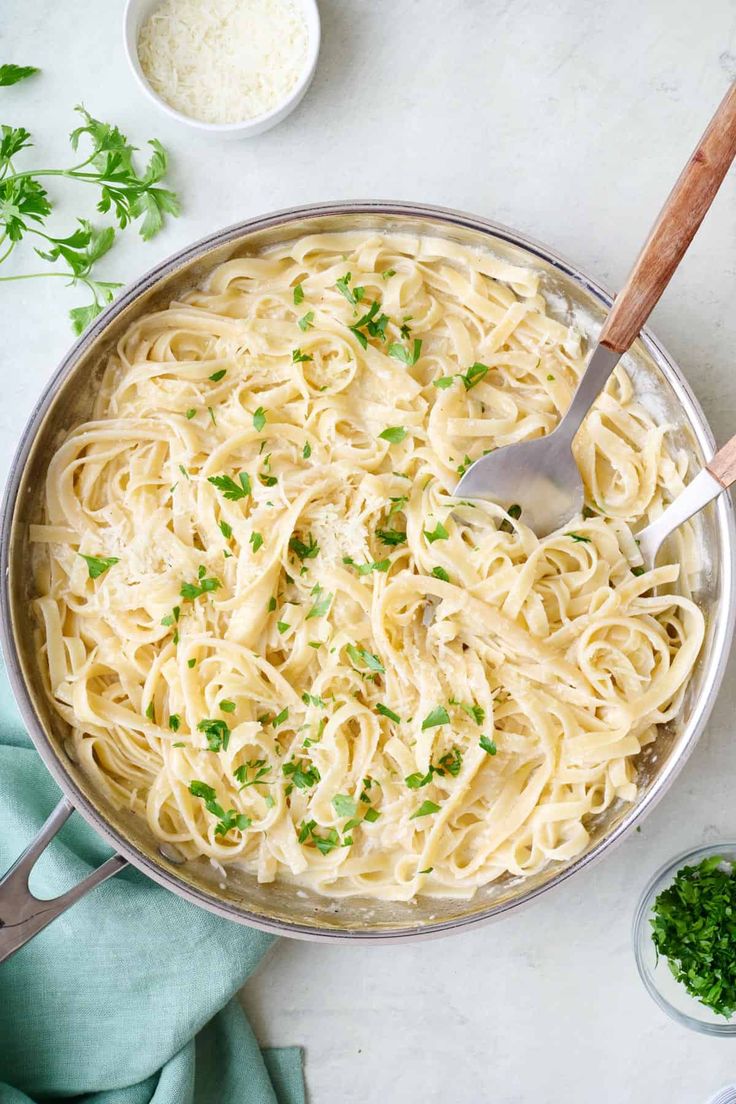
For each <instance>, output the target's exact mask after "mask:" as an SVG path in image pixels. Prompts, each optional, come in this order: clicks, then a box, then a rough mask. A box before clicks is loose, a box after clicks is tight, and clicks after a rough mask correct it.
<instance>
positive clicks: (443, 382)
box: [432, 376, 455, 391]
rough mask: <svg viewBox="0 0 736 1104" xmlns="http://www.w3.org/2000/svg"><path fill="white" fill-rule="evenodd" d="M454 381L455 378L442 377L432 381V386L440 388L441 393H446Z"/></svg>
mask: <svg viewBox="0 0 736 1104" xmlns="http://www.w3.org/2000/svg"><path fill="white" fill-rule="evenodd" d="M454 379H455V377H454V376H440V377H439V379H436V380H432V386H433V387H438V388H439V389H440V391H446V390H447V388H448V387H452V382H453V380H454Z"/></svg>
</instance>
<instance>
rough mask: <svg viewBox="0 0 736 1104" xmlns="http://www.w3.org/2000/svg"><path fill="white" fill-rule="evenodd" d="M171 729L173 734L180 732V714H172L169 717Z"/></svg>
mask: <svg viewBox="0 0 736 1104" xmlns="http://www.w3.org/2000/svg"><path fill="white" fill-rule="evenodd" d="M169 728H170V729H171V731H172V732H178V731H179V729H180V728H181V717H180V716H179V714H178V713H172V714H171V716H170V717H169Z"/></svg>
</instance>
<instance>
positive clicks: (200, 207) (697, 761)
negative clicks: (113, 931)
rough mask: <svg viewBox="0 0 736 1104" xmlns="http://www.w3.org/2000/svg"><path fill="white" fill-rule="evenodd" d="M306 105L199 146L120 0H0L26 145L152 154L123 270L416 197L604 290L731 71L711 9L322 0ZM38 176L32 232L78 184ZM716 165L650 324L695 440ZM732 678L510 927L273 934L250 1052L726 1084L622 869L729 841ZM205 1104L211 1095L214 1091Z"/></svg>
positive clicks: (316, 1082) (720, 380)
mask: <svg viewBox="0 0 736 1104" xmlns="http://www.w3.org/2000/svg"><path fill="white" fill-rule="evenodd" d="M320 7H321V11H322V19H323V29H324V44H323V50H322V56H321V61H320V65H319V69H318V73H317V77H316V79H315V83H314V85H313V87H312V90H311V91H310V93H309V94H308V96H307V98H306V100H305V101H304V102H303V104H302V105H301V107H300V108H299V109H297V111H296V112H295V113H294V114H293V115H292V116H291V117H290V118H289V119H288V120H287V121H286V122H285V123H283V124H282V125H281V126H280V127H278V128H277V129H275V130H274V131H272V132H270V133H268V134H266V135H263V136H262V137H259V138H255V139H252V140H251V141H250V142H247V143H241V144H228V145H226V146H219V145H216V144H208V143H207V142H206V141H204V140H201V139H198V138H196V137H193V136H191V135H190V134H189V132H188V131H184V130H181V129H179V128H178V127H177V126H175V125H174V124H173V123H170V122H168V121H167V120H165V119H164V118H163V117H162V116H161V117H159V115H158V114H157V112H156V111H155V108H153V107H152V106H150V105H149V104H148V103H147V102H146V101H145V100H144V99H143V97H142V95H141V94H140V93H139V92H138V91H137V89H136V88H135V87H134V85H133V82H132V80H131V78H130V76H129V74H128V71H127V69H126V65H125V62H124V59H123V55H122V49H121V37H120V17H121V10H122V5H121V3H120V0H115V2H108V3H105V4H103V3H100V2H99V0H75V3H74V4H69V3H66V4H59V3H57V2H56V0H2V10H1V13H0V55H1V56H2V60H3V61H5V60H12V61H15V62H17V63H23V64H27V63H33V64H36V65H40V66H42V67H43V68H44V75H43V77H41V78H38V79H37V80H35V81H33V82H28V83H27V84H26V85H19V86H17V87H16V88H14V89H10V90H8V91H5V90H3V91H2V92H0V107H1V110H2V121H3V122H13V123H15V124H21V123H22V124H24V125H26V126H28V127H29V129H31V130H32V131H33V132H34V134H35V138H36V150H35V152H34V153H33V160H34V161H35V160H36V159H37V158H40V159H43V160H46V159H47V158H51V157H54V158H57V157H58V156H59V155H61V154H63V151H64V148H65V141H66V139H65V135H66V132H67V131H68V130H69V129H71V126H72V107H73V105H74V104H75V103H76V102H78V101H79V100H83V101H84V102H85V103H86V105H87V106H88V108H89V109H90V110H91V111H92V112H93V113H94V114H96V115H98V116H99V117H101V118H104V119H108V118H109V119H114V120H115V121H116V122H118V123H119V124H120V125H121V127H122V128H123V129H124V130H126V131H128V132H129V133H130V134H131V135H134V136H135V137H136V139H139V140H141V141H142V140H144V139H145V138H147V137H149V136H151V135H154V134H155V135H158V136H159V137H160V138H161V139H162V140H163V141H164V142H165V144H166V145H167V147H168V148H169V149H170V151H171V153H172V157H173V162H174V165H173V171H172V175H173V179H174V182H175V185H176V186H177V187H178V188H179V189H180V191H181V195H182V198H183V202H184V215H183V217H182V218H181V219H180V220H178V221H177V222H175V223H172V224H171V225H170V227H169V228H168V229H167V231H166V232H165V233H164V234H162V235H161V236H160V237H158V238H157V239H156V240H155V241H154V242H152V243H150V244H149V245H144V244H143V243H141V242H140V241H139V240H137V239H136V238H135V237H134V236H133V235H132V234H128V235H126V236H125V239H124V240H123V242H122V243H121V245H120V247H119V248H116V249H115V251H114V252H113V253H112V254H111V255H110V256H109V258H108V259H107V260H106V262H105V274H106V275H107V277H108V278H110V279H115V278H117V279H126V278H127V279H131V278H133V277H135V276H137V275H138V274H139V273H140V272H141V271H143V270H144V269H145V268H147V267H149V266H150V265H151V264H152V263H153V262H154V261H156V260H158V259H159V258H161V257H163V256H165V255H166V254H168V253H170V252H172V251H174V250H175V249H178V248H179V247H180V246H182V245H184V244H185V243H187V242H189V241H191V240H193V239H195V238H197V237H199V236H201V235H203V234H205V233H207V232H209V231H211V230H212V229H214V228H216V227H218V226H221V225H224V224H227V223H230V222H234V221H236V220H239V219H241V218H244V217H246V216H249V215H252V214H255V213H258V212H262V211H266V210H269V209H273V208H276V207H282V206H287V205H291V204H297V203H302V202H305V201H310V200H319V199H333V198H356V197H384V198H401V199H419V200H426V201H432V202H436V203H441V204H446V205H448V206H453V207H459V208H465V209H467V210H470V211H475V212H478V213H480V214H483V215H486V216H489V217H491V218H494V219H497V220H499V221H502V222H506V223H508V224H509V225H513V226H517V227H519V228H521V229H524V230H525V231H527V232H528V233H530V234H531V235H533V236H536V237H538V238H539V239H541V240H543V241H547V242H549V243H550V244H551V245H552V246H554V247H556V248H557V249H558V250H560V251H561V252H562V253H563V254H566V255H568V256H569V257H571V258H572V259H574V260H576V261H578V262H579V263H580V264H581V265H582V266H583V267H585V268H587V269H588V270H589V271H590V272H591V273H592V274H593V275H595V276H596V277H598V278H599V279H600V280H601V281H603V282H604V283H608V284H609V285H611V286H616V285H617V284H618V283H619V282H620V281H621V280H622V278H623V277H624V275H625V273H626V270H627V266H628V264H629V262H630V261H631V260H632V258H633V255H634V253H635V252H636V250H637V248H638V246H639V244H640V242H641V241H642V238H643V236H644V234H645V232H646V230H647V227H648V224H649V222H650V221H651V219H652V217H653V215H654V213H655V212H656V210H657V209H658V206H659V203H660V202H661V200H662V198H663V197H664V194H665V193H666V191H667V190H668V188H669V186H670V184H671V182H672V181H673V179H674V177H675V175H676V174H677V172H678V171H679V168H680V166H681V165H682V163H683V161H684V159H685V158H686V156H687V154H688V153H689V152H690V148H691V146H692V144H693V142H694V140H695V138H696V137H697V135H698V133H699V131H700V130H701V129H702V126H703V124H704V122H705V120H706V118H707V117H708V115H709V113H710V111H711V110H712V109H713V108H714V107H715V104H716V103H717V101H718V99H719V98H720V96H721V94H722V93H723V91H724V89H725V86H726V82H727V79H728V78H729V77H736V8H735V7H734V3H733V0H706V2H705V3H700V4H699V5H693V4H692V3H690V2H689V0H647V2H645V3H642V2H641V0H618V2H617V3H613V4H601V3H600V2H598V0H559V2H557V3H554V4H553V3H546V2H543V0H537V2H533V0H526V2H523V0H506V2H501V0H353V2H348V0H321V3H320ZM80 191H81V189H79V188H77V189H70V188H64V187H57V186H56V185H54V187H53V193H54V194H55V195H56V196H58V197H59V199H60V201H61V202H60V207H59V218H60V223H59V225H63V224H64V222H65V221H66V222H67V223H68V221H69V220H71V219H72V218H73V217H74V216H76V215H87V216H91V215H92V213H93V204H92V198H91V196H88V195H87V196H85V195H84V194H81V195H80ZM735 243H736V202H735V200H734V176H733V175H732V176H731V178H730V181H729V182H728V183H727V185H726V187H725V188H724V189H723V190H722V193H721V194H720V196H719V197H718V199H717V200H716V203H715V204H714V207H713V209H712V212H711V214H710V215H709V217H708V219H707V221H706V224H705V226H704V227H703V229H702V230H701V232H700V234H699V236H698V239H697V241H696V243H695V245H694V246H693V248H692V249H691V251H690V253H689V254H688V256H687V258H686V260H685V262H684V263H683V265H682V266H681V269H680V271H679V273H678V274H677V276H676V277H675V279H674V280H673V282H672V285H671V287H670V289H669V291H668V292H667V294H666V296H665V299H664V302H663V303H662V304H661V305H660V307H659V308H658V309H657V312H656V315H655V318H654V329H655V332H656V333H657V334H658V335H659V336H660V338H661V339H662V340H663V341H664V342H665V344H666V345H667V346H669V348H670V349H671V351H672V352H673V353H674V354H675V356H676V358H677V359H678V360H679V361H680V363H681V364H682V366H683V367H684V368H685V370H686V372H687V374H688V376H689V378H690V380H691V382H692V384H693V387H694V389H695V391H696V393H697V394H698V396H699V398H700V399H701V401H702V403H703V405H704V407H705V409H706V412H707V413H708V416H709V417H710V419H711V423H712V425H713V427H714V430H715V432H716V434H717V436H718V437H719V438H720V439H721V440H723V439H725V437H726V435H727V434H729V433H731V432H733V431H734V429H736V378H735V377H734V369H736V364H735V363H734V346H736V311H735V310H734V292H735V291H736V281H735V280H734V272H735V252H734V244H735ZM76 302H78V296H77V294H76V293H74V292H72V291H67V290H66V289H65V288H64V287H63V285H62V282H61V281H55V280H47V281H45V282H42V281H32V282H21V283H18V284H12V283H11V284H4V285H3V287H2V295H1V297H0V333H2V340H1V341H0V379H1V380H2V392H3V393H2V400H3V401H2V403H1V404H0V469H1V471H2V474H3V476H4V474H5V472H6V471H7V466H8V464H9V462H10V458H11V455H12V450H13V448H14V445H15V441H16V439H17V436H18V433H19V431H20V429H21V427H22V425H23V422H24V420H25V418H26V416H27V414H28V412H29V411H30V409H31V406H32V404H33V401H34V398H35V396H36V394H37V392H38V391H39V389H40V387H41V385H42V384H43V382H44V381H45V380H46V378H47V377H48V375H49V374H50V372H51V371H52V369H53V367H54V365H55V363H56V361H57V359H58V358H59V356H60V355H61V354H62V353H63V351H64V350H65V348H66V347H67V345H68V343H69V340H70V337H69V331H68V329H67V323H66V319H65V310H66V308H67V307H69V306H71V305H74V304H75V303H76ZM734 709H736V693H734V688H733V671H732V672H731V677H730V681H728V680H727V682H726V685H725V688H724V690H723V691H722V693H721V698H720V701H719V703H718V706H717V708H716V712H715V714H714V716H713V719H712V720H711V722H710V724H709V726H708V730H707V732H706V734H705V735H704V737H703V738H702V740H701V742H700V744H699V746H698V748H697V749H696V751H695V753H694V755H693V757H692V759H691V760H690V762H689V764H688V766H687V768H686V769H685V771H684V773H683V774H682V775H681V777H680V778H679V780H678V781H677V783H676V784H675V786H674V787H673V789H672V791H671V792H670V793H669V794H668V795H667V797H666V799H665V800H664V801H663V802H662V804H661V805H660V806H659V807H658V808H657V809H656V811H655V812H654V813H653V814H652V815H651V816H650V817H649V818H648V820H647V821H646V823H645V824H644V827H643V829H642V832H641V834H634V835H633V836H632V837H631V838H630V839H628V840H627V841H625V842H624V843H623V844H622V845H621V846H620V847H619V848H618V850H617V851H616V852H615V853H614V854H612V855H611V856H610V857H608V858H607V859H605V860H604V861H603V863H602V864H600V865H599V866H597V867H596V868H595V869H593V870H591V871H589V872H586V873H583V874H581V875H579V876H577V877H576V878H575V879H574V880H573V882H572V883H568V884H567V885H565V886H564V887H563V888H561V889H560V890H558V891H556V892H553V893H552V894H550V895H547V896H546V897H544V898H543V899H542V900H540V901H539V902H538V903H537V904H536V905H535V906H533V907H532V908H530V909H529V910H527V911H526V912H523V913H521V914H519V915H511V916H509V917H507V918H506V919H504V920H502V921H500V922H499V923H497V924H496V925H494V926H491V927H488V928H485V929H484V930H480V931H476V932H473V933H471V934H468V935H461V936H457V937H454V938H452V939H449V940H444V941H440V942H432V943H423V944H419V945H411V946H405V947H396V946H394V947H355V948H352V947H342V946H341V947H334V946H316V945H314V944H304V943H295V942H282V943H280V944H279V945H277V946H276V947H275V949H274V951H273V952H272V954H271V956H270V958H269V959H268V961H267V962H266V963H265V964H264V966H263V969H262V970H261V971H260V974H259V975H258V976H257V977H256V978H254V979H253V980H252V982H251V983H250V984H249V986H248V987H247V989H246V991H245V993H244V1000H245V1004H246V1007H247V1009H248V1011H249V1013H250V1015H251V1018H252V1021H253V1024H254V1027H255V1029H256V1032H257V1034H258V1036H259V1037H260V1039H261V1040H262V1041H263V1042H264V1043H267V1044H280V1043H299V1044H302V1045H304V1046H305V1047H306V1050H307V1078H308V1083H309V1086H310V1099H311V1101H312V1104H344V1102H345V1101H349V1102H350V1104H368V1102H371V1104H373V1102H374V1101H377V1100H386V1101H390V1102H391V1104H393V1102H394V1101H396V1102H400V1104H434V1102H436V1104H476V1102H481V1101H483V1102H485V1101H489V1102H490V1101H493V1102H494V1104H495V1102H499V1104H517V1102H522V1101H523V1102H527V1101H533V1100H542V1101H544V1102H545V1104H592V1102H599V1104H623V1102H627V1104H690V1102H699V1101H704V1100H705V1099H706V1098H707V1096H708V1095H709V1094H710V1093H711V1092H713V1091H714V1090H715V1089H716V1088H717V1087H718V1086H719V1085H721V1084H723V1083H724V1082H725V1081H727V1080H728V1079H729V1078H730V1077H732V1078H736V1058H735V1057H734V1054H733V1046H732V1045H731V1044H730V1043H728V1042H726V1041H721V1040H717V1039H716V1040H714V1039H709V1038H704V1037H700V1036H698V1035H695V1034H691V1033H689V1032H688V1031H686V1030H684V1029H683V1028H680V1027H677V1026H675V1025H674V1024H673V1023H671V1022H670V1021H669V1020H668V1019H666V1018H665V1017H664V1015H663V1014H662V1013H661V1012H660V1011H659V1010H658V1009H657V1008H656V1007H655V1006H654V1004H653V1003H652V1002H651V1001H650V998H649V997H648V996H647V995H646V993H645V992H644V990H643V989H642V987H641V985H640V983H639V981H638V978H637V976H636V972H635V968H634V962H633V957H632V954H631V948H630V939H629V925H630V920H631V913H632V909H633V907H634V903H635V900H636V897H637V895H638V893H639V891H640V888H641V886H642V884H643V882H644V881H645V880H646V879H647V878H648V877H649V874H650V873H651V872H652V871H653V869H654V868H655V867H656V866H657V865H658V864H660V863H661V862H662V861H663V860H664V859H666V858H668V857H669V856H670V855H671V854H673V853H674V852H675V851H677V850H678V849H680V848H682V847H686V846H688V845H690V844H694V843H697V842H699V841H701V840H716V839H719V838H721V837H723V836H731V837H733V836H735V835H736V813H735V812H734V802H733V782H732V779H733V777H734V773H735V772H736V741H735V740H734V738H733V716H734ZM213 1104H214V1102H213Z"/></svg>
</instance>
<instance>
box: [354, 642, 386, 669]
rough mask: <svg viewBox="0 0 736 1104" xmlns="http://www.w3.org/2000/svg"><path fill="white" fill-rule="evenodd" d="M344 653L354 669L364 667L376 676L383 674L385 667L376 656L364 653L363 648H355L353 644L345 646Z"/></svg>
mask: <svg viewBox="0 0 736 1104" xmlns="http://www.w3.org/2000/svg"><path fill="white" fill-rule="evenodd" d="M345 651H346V652H347V653H348V655H349V656H350V659H351V660H352V661H353V663H354V664H355V666H356V667H361V666H364V667H367V668H368V669H369V670H370V671H375V672H376V673H377V674H381V675H383V674H385V670H386V669H385V667H384V666H383V664H382V663H381V661H380V659H379V658H378V656H377V655H373V653H372V652H368V651H366V649H365V648H356V647H355V645H354V644H347V645H346V646H345Z"/></svg>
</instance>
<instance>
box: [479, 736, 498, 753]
mask: <svg viewBox="0 0 736 1104" xmlns="http://www.w3.org/2000/svg"><path fill="white" fill-rule="evenodd" d="M478 743H479V744H480V746H481V747H482V748H483V750H484V751H485V752H486V754H488V755H495V754H496V752H497V751H498V748H497V747H496V745H495V743H494V742H493V740H491V739H490V738H489V737H488V736H481V738H480V740H479V741H478Z"/></svg>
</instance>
